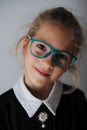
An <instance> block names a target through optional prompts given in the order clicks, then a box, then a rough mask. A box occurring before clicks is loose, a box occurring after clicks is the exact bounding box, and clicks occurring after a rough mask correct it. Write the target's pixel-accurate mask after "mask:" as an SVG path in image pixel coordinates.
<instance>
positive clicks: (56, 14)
mask: <svg viewBox="0 0 87 130" xmlns="http://www.w3.org/2000/svg"><path fill="white" fill-rule="evenodd" d="M44 23H49V24H52V25H55V26H58V27H62V28H64V29H66V30H68V32H69V33H70V34H71V37H72V42H73V45H74V55H76V56H77V55H78V53H79V52H80V50H81V48H82V45H83V43H84V37H83V33H82V30H81V27H80V24H79V22H78V20H77V19H76V18H75V16H74V15H73V14H72V13H71V12H69V11H68V10H67V9H65V8H64V7H56V8H52V9H48V10H46V11H43V12H42V13H40V14H39V15H38V16H37V17H36V18H35V20H34V21H33V22H32V23H31V26H30V28H29V30H28V32H27V33H26V34H25V36H23V37H22V38H21V39H20V40H19V42H18V44H17V46H16V53H17V51H18V48H19V45H20V43H21V41H22V40H23V39H24V38H25V37H27V36H28V35H30V36H34V35H35V33H36V32H37V31H38V30H39V28H40V26H41V24H44ZM68 71H69V72H70V73H71V75H72V80H73V86H75V87H76V86H78V84H79V81H80V76H79V73H78V70H77V68H76V66H75V65H73V66H72V67H71V68H70V69H68Z"/></svg>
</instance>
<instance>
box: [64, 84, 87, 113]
mask: <svg viewBox="0 0 87 130" xmlns="http://www.w3.org/2000/svg"><path fill="white" fill-rule="evenodd" d="M63 87H65V88H64V89H66V88H70V87H72V86H70V85H67V84H64V85H63ZM62 99H63V100H64V101H66V102H68V103H70V104H72V106H74V107H77V108H79V107H80V108H87V98H86V96H85V94H84V92H83V91H82V90H81V89H79V88H77V89H76V90H75V91H73V92H71V93H69V94H63V96H62ZM86 111H87V110H86Z"/></svg>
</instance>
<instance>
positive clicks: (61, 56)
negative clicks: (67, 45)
mask: <svg viewBox="0 0 87 130" xmlns="http://www.w3.org/2000/svg"><path fill="white" fill-rule="evenodd" d="M58 58H60V59H62V60H68V56H67V55H64V54H58Z"/></svg>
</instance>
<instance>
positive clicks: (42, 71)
mask: <svg viewBox="0 0 87 130" xmlns="http://www.w3.org/2000/svg"><path fill="white" fill-rule="evenodd" d="M33 38H36V39H39V40H43V41H45V42H47V43H49V44H50V45H51V46H53V47H54V48H56V49H60V50H67V51H69V52H73V44H72V42H71V39H70V34H69V33H68V31H66V30H65V29H63V28H58V27H57V26H55V25H50V24H43V25H41V27H40V29H39V30H38V31H37V33H36V34H35V35H34V36H33ZM29 42H30V41H29ZM24 44H26V41H25V43H24ZM23 56H24V65H25V82H26V84H27V85H28V86H29V87H31V88H34V89H38V90H39V89H43V90H44V89H47V88H49V86H52V84H53V82H54V81H55V80H57V79H59V78H60V76H61V75H62V74H63V73H65V71H66V70H65V69H62V68H60V67H57V66H54V64H53V63H52V54H51V55H50V56H48V57H46V58H36V57H34V56H33V55H32V54H31V53H30V44H28V45H27V46H26V45H24V46H23Z"/></svg>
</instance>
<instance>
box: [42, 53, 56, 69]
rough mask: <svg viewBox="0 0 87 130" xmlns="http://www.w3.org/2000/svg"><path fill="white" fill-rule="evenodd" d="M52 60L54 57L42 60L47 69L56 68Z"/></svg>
mask: <svg viewBox="0 0 87 130" xmlns="http://www.w3.org/2000/svg"><path fill="white" fill-rule="evenodd" d="M52 58H53V56H52V55H50V56H48V57H46V58H43V59H41V62H42V63H43V64H44V66H45V67H46V68H50V69H52V68H53V67H54V65H53V62H52Z"/></svg>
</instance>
